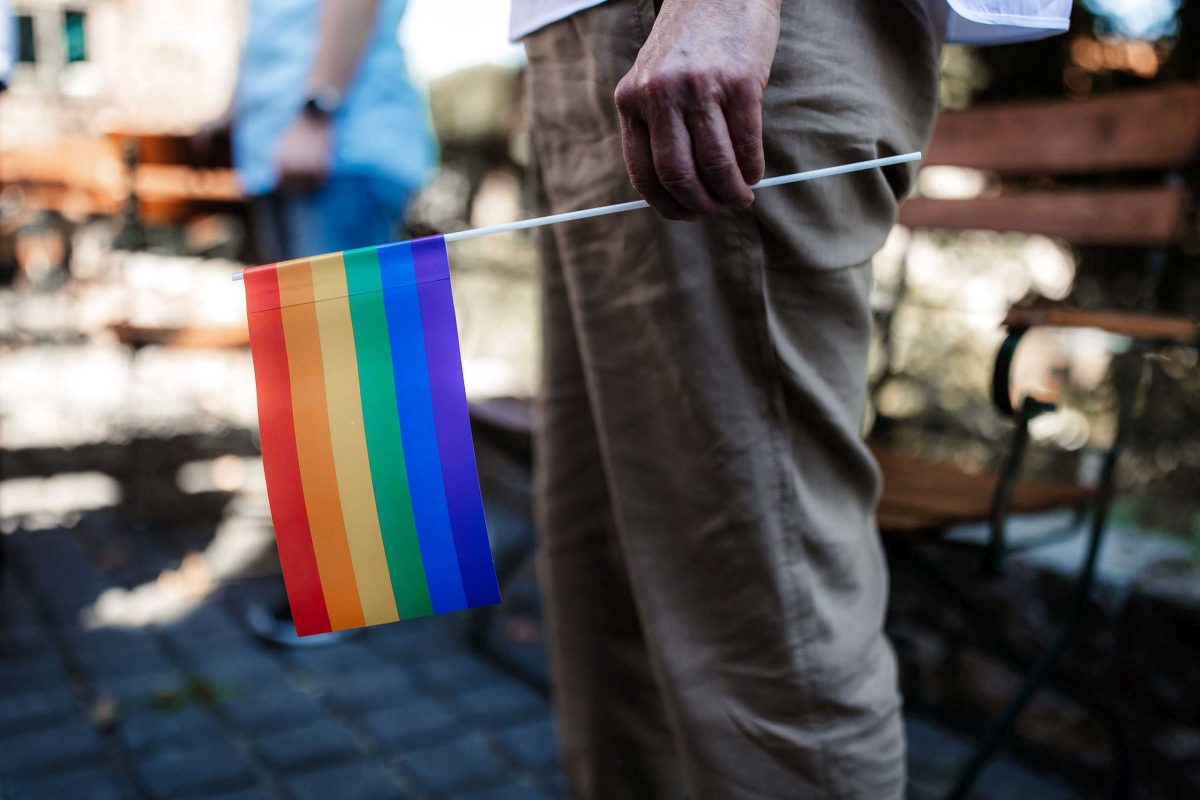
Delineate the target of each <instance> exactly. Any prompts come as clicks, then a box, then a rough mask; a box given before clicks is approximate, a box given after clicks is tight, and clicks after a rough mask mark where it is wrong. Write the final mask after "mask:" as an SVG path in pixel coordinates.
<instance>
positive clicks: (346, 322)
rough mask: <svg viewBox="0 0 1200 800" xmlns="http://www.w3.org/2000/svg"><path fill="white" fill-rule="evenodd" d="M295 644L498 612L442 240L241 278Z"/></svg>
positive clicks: (275, 267) (276, 267) (292, 264)
mask: <svg viewBox="0 0 1200 800" xmlns="http://www.w3.org/2000/svg"><path fill="white" fill-rule="evenodd" d="M245 283H246V310H247V314H248V317H249V321H250V348H251V352H252V354H253V359H254V375H255V382H256V384H257V388H258V417H259V426H260V429H261V435H262V452H263V465H264V468H265V471H266V477H267V494H268V497H269V499H270V503H271V516H272V519H273V520H274V523H275V539H276V543H277V544H278V547H279V558H280V562H281V563H282V565H283V577H284V583H285V584H286V586H287V593H288V602H289V603H290V604H291V608H292V616H293V618H294V619H295V621H296V632H297V633H298V634H299V635H301V636H306V635H310V634H314V633H324V632H328V631H333V630H343V629H346V628H355V627H360V626H363V625H378V624H380V623H385V622H394V621H396V620H401V619H413V618H416V617H423V616H428V615H430V614H443V613H446V612H449V611H459V610H462V609H466V608H475V607H478V606H486V605H494V604H496V603H499V602H500V590H499V587H498V586H497V583H496V571H495V567H494V565H493V563H492V554H491V548H490V546H489V543H488V535H487V528H486V525H485V522H484V516H483V503H482V500H481V498H480V493H479V478H478V474H477V472H476V468H475V452H474V448H473V446H472V442H471V427H470V420H469V418H468V416H467V400H466V390H465V389H464V386H463V376H462V358H461V356H460V354H459V347H458V331H457V327H456V322H455V316H454V298H453V296H452V295H451V292H450V265H449V261H448V259H447V257H446V243H445V241H444V240H443V239H442V237H440V236H439V237H434V238H429V239H419V240H417V241H413V242H401V243H399V244H390V245H385V246H382V247H368V248H364V249H361V250H348V251H346V252H344V253H331V254H329V255H323V256H317V257H315V258H310V259H303V260H299V261H289V262H284V263H280V264H270V265H267V266H262V267H254V268H252V269H248V270H246V272H245Z"/></svg>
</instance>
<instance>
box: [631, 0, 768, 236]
mask: <svg viewBox="0 0 1200 800" xmlns="http://www.w3.org/2000/svg"><path fill="white" fill-rule="evenodd" d="M779 3H780V0H666V2H665V3H664V4H663V7H662V12H661V13H660V14H659V17H658V19H657V21H656V22H655V24H654V30H653V31H651V33H650V37H649V39H648V40H647V41H646V44H645V45H644V46H643V47H642V50H641V52H640V53H639V54H638V58H637V61H636V62H635V63H634V66H633V69H631V70H630V71H629V74H627V75H626V76H625V77H624V78H623V79H622V80H621V82H620V84H618V86H617V91H616V98H615V99H616V104H617V111H618V113H619V115H620V119H621V138H622V146H623V148H624V154H625V165H626V167H627V168H628V170H629V178H630V180H631V181H632V183H633V186H634V188H635V189H637V191H638V192H639V193H640V194H641V195H642V197H643V198H645V199H646V201H647V202H648V203H650V205H651V206H653V207H654V208H655V209H657V210H658V211H659V212H660V213H661V214H663V216H665V217H668V218H669V219H695V218H696V217H697V216H700V215H703V214H716V213H720V212H723V211H727V210H729V209H732V208H741V207H744V206H747V205H749V204H750V203H751V202H753V200H754V194H753V192H751V190H750V186H751V185H752V184H754V183H757V182H758V181H759V180H761V179H762V177H763V170H764V157H763V143H762V101H763V92H764V90H765V89H766V86H767V79H768V78H769V77H770V73H771V62H772V61H773V60H774V58H775V49H776V47H777V45H778V44H779Z"/></svg>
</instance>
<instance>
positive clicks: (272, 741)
mask: <svg viewBox="0 0 1200 800" xmlns="http://www.w3.org/2000/svg"><path fill="white" fill-rule="evenodd" d="M258 752H259V754H260V755H261V756H262V757H263V760H264V761H266V762H267V764H268V765H269V766H270V767H272V768H273V769H276V770H279V771H281V772H296V771H299V770H305V769H312V768H313V767H315V766H321V765H324V764H328V763H330V762H336V761H346V760H348V759H350V758H352V757H353V756H355V755H357V754H358V745H357V744H356V742H355V740H354V737H353V736H352V735H351V733H350V731H349V730H347V729H346V728H345V726H343V725H340V724H338V723H336V722H333V721H331V720H327V719H324V720H318V721H316V722H312V723H309V724H308V725H301V726H299V727H294V728H286V729H284V730H281V731H277V732H275V733H272V734H268V735H266V736H264V737H262V738H261V739H259V740H258Z"/></svg>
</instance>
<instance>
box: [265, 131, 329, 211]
mask: <svg viewBox="0 0 1200 800" xmlns="http://www.w3.org/2000/svg"><path fill="white" fill-rule="evenodd" d="M332 161H333V126H332V125H331V124H330V122H329V120H328V119H323V118H320V117H316V116H313V115H311V114H301V115H300V116H298V117H296V121H295V122H293V123H292V125H291V127H289V128H288V130H287V132H286V133H285V134H284V135H283V139H281V140H280V142H279V152H278V154H276V156H275V167H276V169H277V170H278V172H279V188H280V189H282V190H283V191H286V192H315V191H316V190H317V189H319V188H321V186H322V185H323V184H324V183H325V181H326V179H327V178H328V177H329V169H330V165H331V163H332Z"/></svg>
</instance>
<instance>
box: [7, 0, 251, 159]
mask: <svg viewBox="0 0 1200 800" xmlns="http://www.w3.org/2000/svg"><path fill="white" fill-rule="evenodd" d="M247 2H248V0H169V1H168V2H164V1H163V0H15V2H14V3H13V5H14V9H13V11H14V13H15V14H16V16H17V18H18V37H19V39H20V44H21V47H20V50H21V53H20V55H21V56H22V57H23V58H22V63H19V64H18V65H17V69H16V71H15V72H14V75H13V80H12V88H11V90H10V91H9V92H8V93H6V94H5V95H3V96H0V148H15V147H24V146H30V145H46V144H48V143H52V142H54V141H56V140H60V139H64V138H80V137H82V138H91V137H96V136H101V135H103V134H106V133H110V132H113V131H121V132H138V133H182V132H187V131H190V130H192V129H194V128H195V127H196V126H197V125H199V124H200V123H202V122H204V121H205V120H207V119H210V118H211V117H214V116H216V115H217V114H218V113H220V112H221V111H222V110H223V108H224V107H225V104H226V103H227V102H228V100H229V96H230V93H231V92H232V89H233V85H234V81H235V79H236V76H237V67H238V57H239V49H240V44H241V40H242V36H243V33H244V29H245V7H246V4H247Z"/></svg>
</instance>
